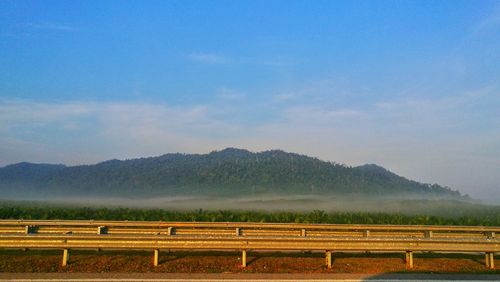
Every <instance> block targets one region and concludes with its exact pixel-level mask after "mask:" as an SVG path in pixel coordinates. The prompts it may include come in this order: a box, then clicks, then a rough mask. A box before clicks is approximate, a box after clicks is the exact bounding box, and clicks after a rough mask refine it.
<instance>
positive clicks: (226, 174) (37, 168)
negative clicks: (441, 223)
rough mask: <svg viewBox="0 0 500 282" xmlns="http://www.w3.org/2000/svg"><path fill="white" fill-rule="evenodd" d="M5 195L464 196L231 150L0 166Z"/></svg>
mask: <svg viewBox="0 0 500 282" xmlns="http://www.w3.org/2000/svg"><path fill="white" fill-rule="evenodd" d="M0 191H1V192H2V194H3V195H4V196H23V195H45V196H47V195H51V196H52V195H54V196H77V195H84V196H127V197H130V196H132V197H152V196H185V195H196V196H200V195H202V196H203V195H206V196H245V195H259V194H274V195H293V194H296V195H380V196H386V195H391V196H398V195H401V196H408V195H418V196H422V197H454V198H461V197H462V196H461V195H460V193H459V192H457V191H453V190H451V189H449V188H447V187H442V186H439V185H437V184H434V185H429V184H422V183H418V182H415V181H411V180H408V179H406V178H404V177H401V176H398V175H396V174H394V173H392V172H390V171H388V170H386V169H384V168H382V167H380V166H377V165H373V164H369V165H363V166H359V167H348V166H345V165H341V164H337V163H331V162H325V161H321V160H319V159H316V158H312V157H308V156H304V155H298V154H294V153H287V152H283V151H280V150H272V151H265V152H260V153H252V152H249V151H246V150H241V149H234V148H228V149H225V150H222V151H215V152H211V153H209V154H202V155H200V154H179V153H176V154H166V155H162V156H159V157H150V158H140V159H131V160H123V161H121V160H110V161H105V162H102V163H98V164H95V165H82V166H64V165H48V164H30V163H19V164H13V165H8V166H5V167H3V168H0Z"/></svg>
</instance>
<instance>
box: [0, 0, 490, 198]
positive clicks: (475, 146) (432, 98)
mask: <svg viewBox="0 0 500 282" xmlns="http://www.w3.org/2000/svg"><path fill="white" fill-rule="evenodd" d="M499 109H500V2H499V1H9V0H4V1H0V166H1V165H6V164H10V163H15V162H20V161H31V162H49V163H65V164H88V163H95V162H99V161H103V160H106V159H111V158H119V159H125V158H134V157H142V156H152V155H160V154H164V153H169V152H188V153H205V152H209V151H212V150H218V149H222V148H225V147H239V148H247V149H250V150H252V151H261V150H267V149H283V150H286V151H293V152H298V153H303V154H307V155H312V156H316V157H319V158H321V159H323V160H330V161H336V162H340V163H345V164H348V165H359V164H363V163H377V164H380V165H382V166H384V167H386V168H388V169H390V170H392V171H394V172H396V173H398V174H401V175H404V176H406V177H409V178H412V179H415V180H418V181H422V182H426V183H439V184H441V185H447V186H450V187H452V188H454V189H459V190H460V191H462V192H464V193H469V194H470V195H472V196H476V197H479V198H482V199H488V200H492V199H493V200H494V199H496V200H498V201H499V202H500V196H498V195H500V193H499V191H500V110H499Z"/></svg>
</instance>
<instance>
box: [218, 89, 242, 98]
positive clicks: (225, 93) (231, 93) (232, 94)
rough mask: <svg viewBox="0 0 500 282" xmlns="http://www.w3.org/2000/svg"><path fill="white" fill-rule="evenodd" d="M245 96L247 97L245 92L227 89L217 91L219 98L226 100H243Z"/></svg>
mask: <svg viewBox="0 0 500 282" xmlns="http://www.w3.org/2000/svg"><path fill="white" fill-rule="evenodd" d="M245 96H246V95H245V93H243V92H240V91H238V90H234V89H229V88H226V87H222V88H220V89H218V90H217V97H219V98H221V99H224V100H243V99H244V98H245Z"/></svg>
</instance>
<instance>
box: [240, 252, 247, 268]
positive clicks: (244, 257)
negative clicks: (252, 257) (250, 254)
mask: <svg viewBox="0 0 500 282" xmlns="http://www.w3.org/2000/svg"><path fill="white" fill-rule="evenodd" d="M241 267H247V250H241Z"/></svg>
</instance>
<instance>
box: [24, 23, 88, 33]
mask: <svg viewBox="0 0 500 282" xmlns="http://www.w3.org/2000/svg"><path fill="white" fill-rule="evenodd" d="M26 26H27V27H29V28H32V29H38V30H53V31H63V32H79V31H82V29H81V28H79V27H76V26H72V25H67V24H61V23H54V22H33V23H27V24H26Z"/></svg>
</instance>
